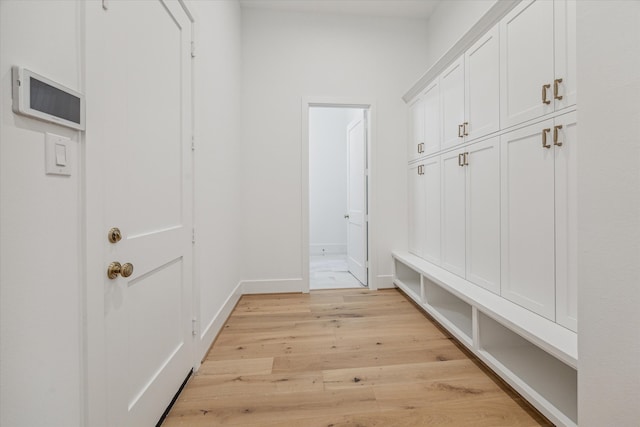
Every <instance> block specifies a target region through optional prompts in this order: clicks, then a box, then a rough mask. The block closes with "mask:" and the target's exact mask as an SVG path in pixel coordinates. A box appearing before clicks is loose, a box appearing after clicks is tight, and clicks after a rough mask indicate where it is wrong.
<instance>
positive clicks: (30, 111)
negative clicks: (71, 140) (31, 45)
mask: <svg viewBox="0 0 640 427" xmlns="http://www.w3.org/2000/svg"><path fill="white" fill-rule="evenodd" d="M11 80H12V97H13V111H14V112H15V113H17V114H22V115H24V116H30V117H34V118H36V119H40V120H45V121H47V122H51V123H56V124H59V125H62V126H67V127H70V128H72V129H78V130H85V118H84V109H85V105H84V104H85V100H84V95H82V94H81V93H80V92H77V91H75V90H73V89H69V88H68V87H66V86H63V85H61V84H60V83H57V82H54V81H53V80H50V79H48V78H46V77H43V76H41V75H39V74H36V73H34V72H33V71H30V70H27V69H26V68H22V67H16V66H13V67H11Z"/></svg>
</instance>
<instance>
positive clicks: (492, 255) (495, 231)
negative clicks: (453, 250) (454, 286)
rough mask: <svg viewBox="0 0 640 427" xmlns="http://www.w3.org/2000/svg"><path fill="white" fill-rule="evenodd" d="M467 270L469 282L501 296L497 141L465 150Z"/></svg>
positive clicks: (496, 138) (498, 142)
mask: <svg viewBox="0 0 640 427" xmlns="http://www.w3.org/2000/svg"><path fill="white" fill-rule="evenodd" d="M465 169H466V175H467V176H466V184H467V187H466V190H467V195H466V197H467V210H466V221H467V239H466V250H467V258H466V263H467V268H466V277H467V280H469V281H470V282H473V283H475V284H476V285H479V286H482V287H483V288H485V289H488V290H490V291H491V292H494V293H496V294H498V295H499V294H500V139H499V138H498V137H495V138H491V139H488V140H486V141H483V142H479V143H477V144H472V145H470V146H469V147H468V148H467V161H466V165H465Z"/></svg>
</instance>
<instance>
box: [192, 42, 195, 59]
mask: <svg viewBox="0 0 640 427" xmlns="http://www.w3.org/2000/svg"><path fill="white" fill-rule="evenodd" d="M191 57H192V58H195V57H196V43H195V42H193V41H192V42H191Z"/></svg>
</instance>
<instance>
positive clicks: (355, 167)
mask: <svg viewBox="0 0 640 427" xmlns="http://www.w3.org/2000/svg"><path fill="white" fill-rule="evenodd" d="M366 146H367V144H366V119H365V116H363V117H362V118H359V119H357V120H355V121H353V122H352V123H351V124H349V126H348V127H347V147H348V148H347V149H348V156H349V159H348V168H349V172H348V183H347V189H348V191H347V192H348V196H347V209H348V211H349V218H348V220H349V221H348V226H347V264H348V266H349V271H350V272H351V274H353V276H354V277H355V278H356V279H358V280H359V281H360V282H361V283H362V284H364V285H367V220H366V214H367V211H366V209H367V203H366V200H367V199H366V197H367V196H366V195H367V181H366V176H365V169H366Z"/></svg>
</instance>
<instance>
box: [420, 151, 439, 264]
mask: <svg viewBox="0 0 640 427" xmlns="http://www.w3.org/2000/svg"><path fill="white" fill-rule="evenodd" d="M422 182H423V184H422V186H423V191H424V193H423V194H424V216H423V217H422V218H421V220H422V221H423V222H424V244H423V245H422V247H423V256H424V259H426V260H427V261H430V262H432V263H434V264H436V265H440V156H435V157H431V158H429V159H425V161H424V164H423V170H422Z"/></svg>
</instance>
